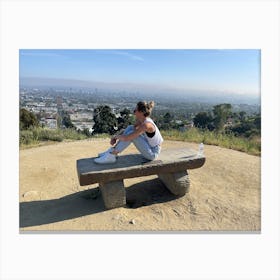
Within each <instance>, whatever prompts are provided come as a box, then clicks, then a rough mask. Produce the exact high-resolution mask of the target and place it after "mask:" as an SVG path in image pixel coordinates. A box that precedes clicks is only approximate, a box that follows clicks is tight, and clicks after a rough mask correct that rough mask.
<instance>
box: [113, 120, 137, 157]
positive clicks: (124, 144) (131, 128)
mask: <svg viewBox="0 0 280 280" xmlns="http://www.w3.org/2000/svg"><path fill="white" fill-rule="evenodd" d="M133 131H134V126H133V125H129V126H128V127H127V128H126V129H125V130H124V132H123V133H122V134H123V135H128V134H131V133H133ZM131 142H132V141H119V142H118V143H117V144H116V145H115V147H114V151H113V153H114V154H115V153H121V152H122V151H123V150H124V149H126V148H127V147H128V146H129V145H130V144H131Z"/></svg>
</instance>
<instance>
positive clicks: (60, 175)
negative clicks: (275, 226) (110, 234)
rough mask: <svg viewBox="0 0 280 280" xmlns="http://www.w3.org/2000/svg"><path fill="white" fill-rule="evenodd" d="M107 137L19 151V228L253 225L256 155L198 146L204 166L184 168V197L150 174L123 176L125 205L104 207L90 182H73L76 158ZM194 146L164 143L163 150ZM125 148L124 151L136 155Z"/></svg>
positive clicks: (257, 223)
mask: <svg viewBox="0 0 280 280" xmlns="http://www.w3.org/2000/svg"><path fill="white" fill-rule="evenodd" d="M108 143H109V139H94V140H83V141H76V142H68V143H64V142H62V143H58V144H55V145H50V146H42V147H36V148H30V149H26V150H20V183H19V188H20V189H19V195H20V196H19V200H20V229H21V230H50V231H52V230H63V231H71V230H101V231H107V230H110V231H112V230H113V231H115V230H116V231H123V230H126V231H134V230H135V231H139V230H140V231H141V230H144V231H154V230H155V231H156V230H161V231H169V230H174V231H180V230H183V231H194V230H195V231H200V230H214V231H220V230H223V231H227V230H232V231H235V230H238V231H240V230H241V231H242V230H246V231H259V230H260V229H261V208H260V207H261V197H260V195H261V185H260V184H261V181H260V172H261V171H260V167H261V165H260V163H261V158H260V157H258V156H252V155H248V154H246V153H242V152H238V151H234V150H229V149H225V148H220V147H217V146H208V145H205V155H206V163H205V165H204V166H203V167H201V168H199V169H194V170H190V171H189V174H190V179H191V188H190V192H189V194H187V195H186V196H184V197H181V198H175V197H174V196H173V195H172V194H171V193H170V192H169V191H168V190H167V189H166V188H165V187H164V186H163V184H162V183H161V182H160V181H159V179H158V178H157V176H148V177H139V178H133V179H126V180H125V181H124V182H125V186H126V190H127V198H128V200H129V202H131V203H130V204H129V205H128V207H127V208H117V209H112V210H105V208H104V205H103V201H102V198H101V197H100V195H99V194H98V192H96V187H97V184H94V185H90V186H87V187H80V186H79V182H78V177H77V172H76V160H77V159H80V158H88V157H94V156H96V155H97V153H98V152H100V151H103V150H106V149H107V148H108V147H109V144H108ZM171 147H177V148H183V147H186V148H193V149H197V148H198V145H197V144H193V143H188V142H180V141H165V142H164V144H163V149H168V148H171ZM136 152H137V151H136V149H135V148H134V146H133V145H131V146H130V147H129V148H128V149H127V150H126V151H125V152H124V153H136Z"/></svg>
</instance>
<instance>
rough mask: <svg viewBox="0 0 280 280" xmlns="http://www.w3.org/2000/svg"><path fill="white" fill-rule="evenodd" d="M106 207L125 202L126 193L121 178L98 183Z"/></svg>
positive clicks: (117, 205) (122, 204)
mask: <svg viewBox="0 0 280 280" xmlns="http://www.w3.org/2000/svg"><path fill="white" fill-rule="evenodd" d="M99 188H100V191H101V194H102V198H103V201H104V205H105V207H106V209H112V208H117V207H122V206H124V205H125V204H126V193H125V188H124V184H123V180H121V181H115V182H107V183H103V182H102V183H99Z"/></svg>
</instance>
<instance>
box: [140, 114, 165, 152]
mask: <svg viewBox="0 0 280 280" xmlns="http://www.w3.org/2000/svg"><path fill="white" fill-rule="evenodd" d="M147 122H150V123H152V124H153V125H154V127H155V129H156V130H155V135H154V136H153V137H148V136H147V134H146V132H145V133H144V135H145V137H146V139H147V141H148V143H149V144H150V146H151V147H155V146H157V145H160V144H161V143H162V142H163V138H162V136H161V134H160V131H159V129H158V127H157V126H156V124H155V123H154V121H153V120H152V119H151V118H146V120H145V121H144V123H147Z"/></svg>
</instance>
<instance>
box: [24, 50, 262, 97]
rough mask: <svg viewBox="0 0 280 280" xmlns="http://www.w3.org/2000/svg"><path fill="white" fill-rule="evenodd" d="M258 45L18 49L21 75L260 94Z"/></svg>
mask: <svg viewBox="0 0 280 280" xmlns="http://www.w3.org/2000/svg"><path fill="white" fill-rule="evenodd" d="M260 55H261V54H260V50H253V49H246V50H245V49H243V50H239V49H232V50H229V49H213V50H206V49H200V50H199V49H196V50H188V49H185V50H184V49H177V50H168V49H159V50H154V49H151V50H149V49H140V50H134V49H133V50H129V49H123V50H119V49H117V50H113V49H107V50H106V49H104V50H102V49H100V50H49V49H40V50H32V49H22V50H20V51H19V58H20V60H19V62H20V64H19V67H20V77H40V78H56V79H74V80H86V81H98V82H112V83H116V82H117V83H137V84H146V85H147V84H151V85H158V86H161V87H162V86H167V87H171V88H178V89H199V90H219V91H223V92H231V93H237V94H251V95H255V96H257V95H259V94H260Z"/></svg>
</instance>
